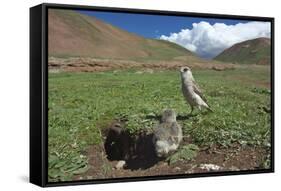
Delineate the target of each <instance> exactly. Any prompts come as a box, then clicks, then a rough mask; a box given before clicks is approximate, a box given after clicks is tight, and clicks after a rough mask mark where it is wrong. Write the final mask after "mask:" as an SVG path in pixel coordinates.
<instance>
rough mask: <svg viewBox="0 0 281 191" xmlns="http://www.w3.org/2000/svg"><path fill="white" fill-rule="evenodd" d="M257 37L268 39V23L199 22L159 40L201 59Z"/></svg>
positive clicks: (162, 36) (211, 56)
mask: <svg viewBox="0 0 281 191" xmlns="http://www.w3.org/2000/svg"><path fill="white" fill-rule="evenodd" d="M258 37H270V23H269V22H248V23H238V24H236V25H226V24H224V23H215V24H214V25H211V24H210V23H208V22H204V21H201V22H200V23H193V24H192V28H191V29H182V30H181V31H180V32H178V33H171V34H170V36H165V35H161V36H160V39H162V40H168V41H171V42H174V43H177V44H179V45H181V46H183V47H185V48H186V49H188V50H190V51H192V52H195V53H196V54H197V55H199V56H201V57H203V58H213V57H214V56H216V55H218V54H219V53H220V52H222V51H223V50H224V49H226V48H229V47H230V46H232V45H233V44H235V43H238V42H242V41H245V40H249V39H254V38H258Z"/></svg>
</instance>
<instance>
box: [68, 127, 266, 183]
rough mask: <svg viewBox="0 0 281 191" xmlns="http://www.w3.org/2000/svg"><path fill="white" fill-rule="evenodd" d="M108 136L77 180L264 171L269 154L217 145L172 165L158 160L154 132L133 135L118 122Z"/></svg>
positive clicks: (95, 148)
mask: <svg viewBox="0 0 281 191" xmlns="http://www.w3.org/2000/svg"><path fill="white" fill-rule="evenodd" d="M116 124H117V125H116ZM106 134H107V136H106V139H105V141H104V144H103V145H93V146H90V147H89V148H88V149H87V151H86V154H87V156H88V158H89V166H90V168H89V170H88V171H87V172H86V173H84V174H81V175H78V176H76V177H74V179H75V180H81V179H82V180H83V179H103V178H120V177H140V176H157V175H173V174H174V175H175V174H192V173H207V172H212V171H239V170H254V169H261V168H262V163H263V162H264V161H265V159H266V156H267V155H268V154H269V151H267V150H266V149H264V148H261V147H253V146H241V145H238V144H237V145H236V146H233V147H231V148H222V147H219V146H213V147H211V148H200V151H199V152H198V154H197V156H196V157H195V158H194V159H193V160H192V161H177V162H175V163H173V164H171V165H170V164H168V163H167V162H166V161H165V159H161V158H157V157H156V155H155V153H154V149H153V144H152V134H151V133H145V132H140V133H139V134H137V135H134V136H132V135H129V134H128V133H127V132H126V131H123V130H122V129H121V128H120V126H119V124H118V123H114V124H112V125H111V128H110V129H109V131H107V132H106ZM190 143H192V140H191V138H188V139H184V140H183V142H182V145H187V144H190ZM119 161H125V165H124V166H122V167H121V168H119V167H118V165H119V164H118V163H119Z"/></svg>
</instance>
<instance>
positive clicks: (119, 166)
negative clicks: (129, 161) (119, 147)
mask: <svg viewBox="0 0 281 191" xmlns="http://www.w3.org/2000/svg"><path fill="white" fill-rule="evenodd" d="M125 164H126V161H124V160H120V161H118V163H117V164H116V165H115V168H116V169H117V170H120V169H122V168H124V166H125Z"/></svg>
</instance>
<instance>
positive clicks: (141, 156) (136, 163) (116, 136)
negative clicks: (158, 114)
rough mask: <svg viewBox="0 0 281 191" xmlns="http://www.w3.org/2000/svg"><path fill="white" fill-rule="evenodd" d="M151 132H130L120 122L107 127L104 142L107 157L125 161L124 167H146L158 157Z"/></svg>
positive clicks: (153, 163)
mask: <svg viewBox="0 0 281 191" xmlns="http://www.w3.org/2000/svg"><path fill="white" fill-rule="evenodd" d="M152 137H153V135H152V133H148V132H139V133H136V134H130V133H129V132H128V131H127V130H124V129H123V128H122V127H121V126H120V124H118V125H116V124H115V125H113V126H111V127H110V128H109V130H108V132H107V136H106V140H105V143H104V148H105V152H106V155H107V159H108V160H110V161H115V160H116V161H118V160H124V161H126V165H125V167H124V168H125V169H131V170H138V169H148V168H150V167H152V166H154V165H155V164H156V163H157V162H158V161H159V160H160V159H159V158H157V156H156V154H155V151H154V145H153V142H152Z"/></svg>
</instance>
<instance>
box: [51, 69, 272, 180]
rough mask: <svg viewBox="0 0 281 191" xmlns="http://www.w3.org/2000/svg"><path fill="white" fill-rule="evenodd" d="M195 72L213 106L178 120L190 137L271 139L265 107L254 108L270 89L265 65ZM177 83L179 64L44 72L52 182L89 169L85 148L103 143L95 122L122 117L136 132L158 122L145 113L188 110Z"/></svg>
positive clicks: (208, 141)
mask: <svg viewBox="0 0 281 191" xmlns="http://www.w3.org/2000/svg"><path fill="white" fill-rule="evenodd" d="M194 77H195V79H196V80H197V82H198V84H199V85H200V87H201V89H203V90H204V93H205V95H206V98H207V99H208V103H209V105H211V107H212V109H213V110H214V112H213V113H208V114H199V115H196V116H194V117H191V118H189V119H184V120H180V121H179V123H181V125H182V126H183V132H184V135H185V136H191V137H192V140H193V141H194V142H193V144H195V145H198V146H199V147H202V146H210V145H220V146H225V147H231V146H232V145H233V144H237V143H238V144H241V145H253V146H264V147H266V146H269V145H270V137H269V136H270V120H271V118H270V114H269V113H266V112H264V111H263V110H262V109H259V108H260V107H263V106H265V107H268V105H269V103H270V91H269V90H268V89H267V88H265V87H263V86H261V85H259V84H264V83H268V82H269V80H270V79H269V71H268V69H266V68H265V67H257V68H243V69H237V70H229V71H223V72H217V71H212V70H199V71H194ZM180 87H181V86H180V76H179V73H178V72H177V71H162V72H161V71H159V72H154V73H153V74H149V73H142V74H136V73H135V71H134V70H128V71H122V72H118V73H113V72H104V73H60V74H49V96H48V98H49V101H48V107H49V128H48V135H49V141H48V143H49V145H48V152H49V153H48V154H49V181H61V180H71V178H72V177H73V176H74V175H75V174H79V173H83V172H84V171H86V170H87V169H88V162H87V157H86V156H85V155H83V154H82V153H84V152H83V151H85V149H86V148H87V146H89V145H94V144H99V143H101V141H102V137H101V134H100V129H102V128H105V127H106V126H107V125H108V124H109V123H110V122H111V121H112V120H113V119H116V118H121V117H123V118H124V117H125V118H127V119H128V122H127V125H126V127H127V128H128V129H129V130H130V131H131V132H135V131H138V130H140V129H151V128H152V127H153V126H154V125H155V124H156V123H157V122H158V121H157V120H156V119H148V118H147V116H154V115H161V112H162V110H163V109H165V108H173V109H175V110H176V112H177V113H178V115H181V116H186V115H187V114H188V113H189V112H190V107H189V106H188V105H187V104H186V102H185V100H184V99H183V96H182V93H181V89H180Z"/></svg>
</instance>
